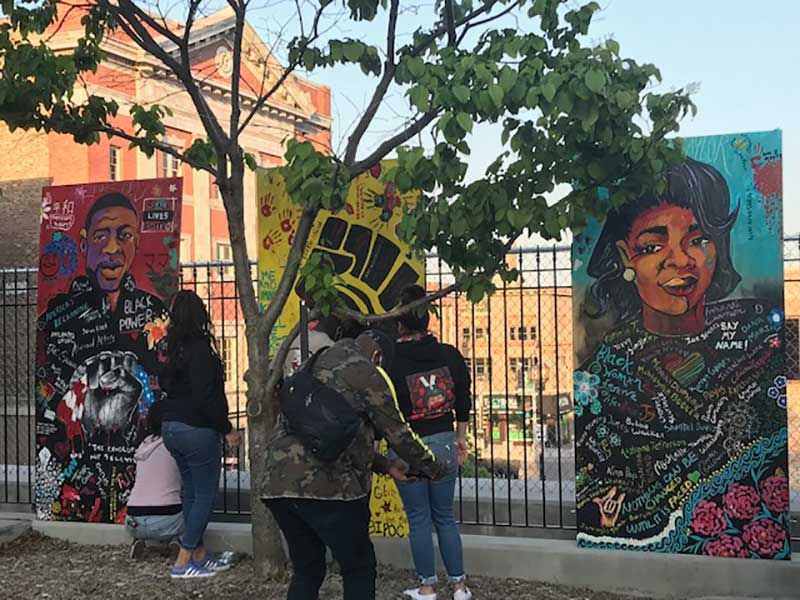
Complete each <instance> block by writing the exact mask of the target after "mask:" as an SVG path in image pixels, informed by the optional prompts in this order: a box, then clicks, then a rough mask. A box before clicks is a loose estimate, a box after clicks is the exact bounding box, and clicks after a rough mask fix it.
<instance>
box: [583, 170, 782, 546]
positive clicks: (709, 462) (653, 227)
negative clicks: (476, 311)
mask: <svg viewBox="0 0 800 600" xmlns="http://www.w3.org/2000/svg"><path fill="white" fill-rule="evenodd" d="M665 177H666V184H667V185H666V190H665V191H664V193H662V194H660V195H657V194H649V195H645V196H642V197H640V198H638V199H636V200H634V201H631V202H629V203H627V204H624V205H623V206H621V207H619V208H617V209H614V210H612V211H611V212H610V213H609V214H608V217H607V219H606V221H605V223H604V224H603V226H602V228H601V229H599V234H598V235H597V236H596V241H594V243H593V245H591V250H590V251H587V255H588V261H587V263H586V265H585V267H584V268H585V273H586V276H587V278H588V279H587V280H588V284H587V285H586V286H585V292H584V294H583V297H576V303H578V305H577V306H576V315H578V311H579V315H578V319H579V322H580V323H582V324H584V328H583V335H584V338H583V339H582V340H581V341H582V343H583V344H584V346H583V347H584V348H585V351H584V353H583V356H580V355H579V356H578V358H579V361H578V363H576V364H578V365H579V367H578V368H577V369H576V372H575V417H576V472H577V475H576V494H577V512H578V529H579V535H578V540H579V544H581V545H583V546H593V547H608V548H618V549H634V550H650V551H662V552H681V553H693V554H707V555H716V556H731V557H752V558H757V557H763V558H786V557H788V555H789V552H790V549H789V542H788V539H789V538H788V512H787V511H788V504H789V486H788V479H787V477H786V472H787V457H786V410H785V407H786V395H785V394H786V392H785V387H786V378H785V376H784V365H783V335H782V325H783V311H782V308H783V307H782V302H783V297H782V287H781V288H780V290H778V289H777V288H775V287H774V286H772V287H771V285H770V282H769V281H767V280H765V281H763V282H760V283H758V282H757V283H755V284H751V285H748V287H747V293H743V291H742V290H741V289H738V288H739V287H740V285H741V284H742V276H741V274H740V272H739V271H737V268H736V264H735V260H734V256H735V255H734V252H733V251H732V231H733V229H734V226H735V224H736V223H737V220H738V219H740V218H741V216H742V207H741V205H740V204H737V203H736V202H735V201H732V198H731V193H730V189H729V186H728V183H727V182H726V179H725V177H724V176H723V175H722V174H721V173H720V171H719V170H717V169H716V168H715V167H714V166H712V165H710V164H706V163H703V162H700V161H697V160H692V159H686V160H685V162H684V163H683V164H680V165H678V166H675V167H672V168H670V169H669V170H668V171H667V172H666V173H665ZM748 210H749V205H748ZM592 241H593V240H592ZM734 242H735V240H734ZM577 243H579V244H580V243H583V244H586V245H588V243H587V240H586V239H583V240H578V242H577ZM752 259H753V257H749V258H748V259H747V260H749V261H752ZM780 285H781V286H782V279H781V281H780Z"/></svg>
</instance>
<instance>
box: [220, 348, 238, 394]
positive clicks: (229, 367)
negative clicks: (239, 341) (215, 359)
mask: <svg viewBox="0 0 800 600" xmlns="http://www.w3.org/2000/svg"><path fill="white" fill-rule="evenodd" d="M235 342H236V338H232V337H224V338H220V340H219V353H220V358H221V359H222V368H223V371H224V373H225V383H230V382H231V381H233V380H234V376H235V374H236V349H235Z"/></svg>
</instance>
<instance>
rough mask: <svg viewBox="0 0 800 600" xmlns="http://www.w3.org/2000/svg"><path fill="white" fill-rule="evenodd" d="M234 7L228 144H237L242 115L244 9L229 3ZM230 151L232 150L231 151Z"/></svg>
mask: <svg viewBox="0 0 800 600" xmlns="http://www.w3.org/2000/svg"><path fill="white" fill-rule="evenodd" d="M230 4H231V6H233V7H234V9H233V10H234V11H235V15H236V25H235V29H234V32H233V72H232V73H231V122H230V127H229V131H230V133H229V134H228V137H229V138H230V143H231V144H234V143H237V142H238V138H239V118H240V116H241V114H242V99H241V98H240V97H239V86H240V82H239V78H240V77H241V73H242V64H241V63H242V44H243V38H244V16H245V15H244V8H242V7H239V8H236V7H235V6H234V5H235V3H234V2H233V1H231V2H230ZM231 150H232V149H231Z"/></svg>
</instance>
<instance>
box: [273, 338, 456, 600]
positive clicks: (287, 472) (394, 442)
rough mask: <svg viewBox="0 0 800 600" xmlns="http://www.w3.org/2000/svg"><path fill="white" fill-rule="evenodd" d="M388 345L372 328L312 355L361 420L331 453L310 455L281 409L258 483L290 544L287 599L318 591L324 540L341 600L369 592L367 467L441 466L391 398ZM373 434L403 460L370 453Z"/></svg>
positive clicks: (428, 470) (433, 470)
mask: <svg viewBox="0 0 800 600" xmlns="http://www.w3.org/2000/svg"><path fill="white" fill-rule="evenodd" d="M393 352H394V342H393V340H392V339H391V338H390V337H389V336H387V335H385V334H384V333H382V332H379V331H376V330H371V331H367V332H365V333H364V334H362V335H360V336H359V337H358V338H357V339H355V340H352V339H344V340H341V341H339V342H337V343H336V344H334V345H333V346H331V347H330V348H328V349H327V350H325V351H323V352H322V354H321V355H320V356H319V357H318V359H317V360H316V362H315V364H314V367H313V371H312V372H313V375H314V376H315V377H316V378H317V379H319V381H320V382H321V383H323V384H324V385H327V386H329V387H331V388H333V389H335V390H337V391H338V392H339V393H340V394H341V395H342V396H343V397H344V399H345V400H347V401H348V402H350V403H351V405H352V406H353V407H354V408H355V409H356V410H357V411H358V412H359V413H361V414H362V415H363V417H364V426H363V427H362V428H361V430H360V431H359V433H358V434H357V435H356V437H355V439H354V440H353V442H352V443H351V444H350V446H349V447H348V448H347V449H346V450H345V451H344V452H343V453H342V455H341V456H340V457H339V458H338V459H336V460H335V461H333V462H331V463H327V464H325V463H322V462H321V461H319V460H318V459H317V458H316V457H314V456H313V455H312V454H311V452H309V451H307V450H306V448H305V446H303V444H302V443H301V442H300V440H298V439H297V438H296V437H294V436H292V435H290V434H289V433H288V431H287V428H286V426H285V424H284V422H283V419H282V418H281V417H279V418H278V421H277V423H276V425H275V429H274V431H273V434H272V438H271V440H270V443H269V446H268V449H267V453H266V458H265V468H264V470H263V472H264V478H263V480H262V482H261V486H260V490H261V498H262V500H263V501H264V502H265V504H266V505H267V507H268V508H269V509H270V511H271V512H272V514H273V515H274V516H275V519H276V521H277V522H278V525H279V527H280V528H281V531H283V534H284V536H285V537H286V541H287V544H288V547H289V556H290V559H291V562H292V566H293V576H292V582H291V584H290V586H289V593H288V596H287V600H316V599H317V598H318V597H319V588H320V586H321V585H322V582H323V580H324V578H325V572H326V561H325V555H326V550H325V547H326V546H327V547H329V548H330V549H331V551H332V553H333V556H334V558H335V559H336V561H337V562H338V563H339V565H340V567H341V575H342V578H343V583H344V600H371V599H373V598H375V577H376V561H375V552H374V549H373V547H372V542H371V540H370V538H369V520H370V510H369V496H370V488H371V479H372V472H378V473H388V474H391V475H392V476H393V477H395V478H397V479H401V480H402V479H405V477H406V476H405V473H406V472H407V471H409V470H410V471H413V472H415V473H416V472H418V473H421V474H423V475H424V476H426V477H430V478H431V479H438V478H440V477H443V476H444V475H445V474H446V467H445V465H443V464H441V463H439V462H437V461H436V458H435V456H434V454H433V453H432V452H431V451H430V450H429V449H428V448H427V447H426V446H425V444H424V443H423V442H422V440H421V438H419V437H418V436H417V435H416V434H415V433H413V432H412V431H411V429H410V427H409V426H408V423H407V422H406V421H405V419H404V417H403V415H402V413H401V412H400V410H399V408H398V406H397V399H396V397H395V393H394V388H393V386H392V384H391V380H390V379H389V377H388V376H387V375H386V374H385V372H383V371H382V369H381V364H382V363H383V365H384V366H385V365H386V364H387V363H388V362H389V360H390V358H391V356H392V355H393ZM377 435H380V436H381V437H383V438H385V439H386V440H387V441H388V443H389V445H390V446H391V447H392V448H393V449H394V451H395V452H396V453H397V455H398V456H399V457H400V458H402V459H403V461H405V463H407V465H406V464H405V463H401V462H400V461H397V462H389V461H387V460H386V459H385V458H384V457H382V456H380V455H378V454H376V453H375V451H374V445H375V439H376V437H377ZM408 465H410V468H409V466H408Z"/></svg>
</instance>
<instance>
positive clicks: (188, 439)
mask: <svg viewBox="0 0 800 600" xmlns="http://www.w3.org/2000/svg"><path fill="white" fill-rule="evenodd" d="M161 437H162V438H163V439H164V445H165V446H166V447H167V450H169V453H170V454H172V457H173V458H174V459H175V462H176V463H177V464H178V469H179V470H180V472H181V480H182V482H183V522H184V526H185V530H184V532H183V536H181V540H180V543H181V548H184V549H185V550H194V549H196V548H198V547H199V546H202V545H203V534H204V533H205V530H206V526H207V525H208V521H209V519H210V518H211V511H212V509H213V508H214V498H216V496H217V490H218V488H219V472H220V469H221V468H222V436H221V435H220V434H219V433H218V432H216V431H214V430H213V429H206V428H201V427H192V426H191V425H186V424H185V423H180V422H178V421H165V422H164V423H163V425H162V426H161Z"/></svg>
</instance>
